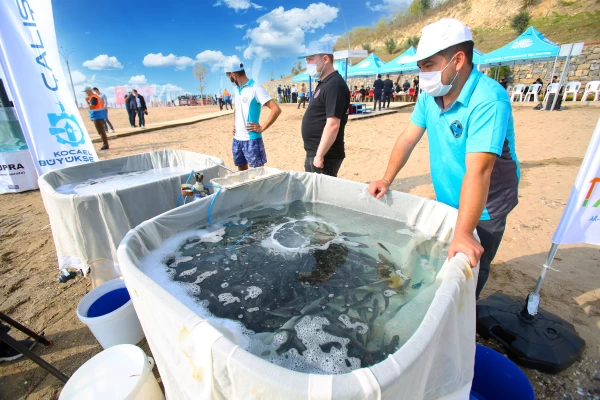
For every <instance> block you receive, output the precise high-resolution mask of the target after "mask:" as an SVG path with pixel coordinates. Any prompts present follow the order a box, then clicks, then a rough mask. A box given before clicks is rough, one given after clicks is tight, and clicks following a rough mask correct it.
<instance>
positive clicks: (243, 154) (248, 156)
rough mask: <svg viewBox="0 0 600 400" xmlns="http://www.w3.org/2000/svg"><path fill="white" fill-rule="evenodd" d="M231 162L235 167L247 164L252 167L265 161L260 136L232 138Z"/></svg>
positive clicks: (265, 154) (263, 146)
mask: <svg viewBox="0 0 600 400" xmlns="http://www.w3.org/2000/svg"><path fill="white" fill-rule="evenodd" d="M231 151H232V152H233V162H234V164H235V166H236V167H241V166H242V165H246V164H248V165H249V166H250V167H252V168H256V167H260V166H261V165H264V164H266V163H267V153H266V152H265V145H264V143H263V140H262V138H258V139H254V140H236V139H233V146H232V148H231Z"/></svg>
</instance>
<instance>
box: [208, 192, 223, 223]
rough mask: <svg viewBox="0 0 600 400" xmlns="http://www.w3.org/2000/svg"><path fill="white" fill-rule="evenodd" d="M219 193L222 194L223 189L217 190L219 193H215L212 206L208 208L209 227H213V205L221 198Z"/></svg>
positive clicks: (211, 202)
mask: <svg viewBox="0 0 600 400" xmlns="http://www.w3.org/2000/svg"><path fill="white" fill-rule="evenodd" d="M219 193H221V188H218V189H217V192H216V193H215V195H214V197H213V198H212V200H211V201H210V206H209V207H208V225H212V219H211V218H210V215H211V214H212V208H213V205H214V204H215V200H216V199H217V196H219Z"/></svg>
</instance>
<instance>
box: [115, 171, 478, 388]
mask: <svg viewBox="0 0 600 400" xmlns="http://www.w3.org/2000/svg"><path fill="white" fill-rule="evenodd" d="M212 183H213V186H214V188H213V194H212V195H211V196H209V197H207V198H204V199H202V200H199V201H195V202H193V203H191V204H189V205H186V206H183V207H179V208H177V209H174V210H171V211H169V212H166V213H164V214H162V215H159V216H157V217H155V218H153V219H151V220H149V221H146V222H144V223H142V224H140V225H139V226H138V227H136V228H135V229H133V230H132V231H131V232H129V233H128V234H127V236H126V237H125V238H124V240H123V241H122V243H121V245H120V247H119V250H118V259H119V264H120V267H121V271H122V273H123V276H124V278H125V282H126V284H127V287H128V289H129V291H130V293H131V296H132V299H133V304H134V306H135V308H136V311H137V314H138V317H139V319H140V322H141V324H142V327H143V329H144V331H145V333H146V337H147V339H148V342H149V345H150V348H151V349H152V353H153V356H154V358H155V359H156V362H157V366H158V368H159V371H160V374H161V377H162V379H163V381H164V385H165V390H166V393H167V396H168V397H169V398H177V399H188V398H189V399H192V398H202V399H213V398H215V399H307V398H308V399H379V398H386V399H399V398H406V399H434V398H457V399H458V398H468V394H469V389H470V383H471V380H472V377H473V362H474V355H475V283H476V276H474V275H473V272H474V271H473V270H471V268H470V266H469V263H468V260H466V257H462V256H461V255H459V256H457V257H455V258H454V259H452V260H450V261H447V260H446V258H447V246H448V244H449V241H450V239H451V237H452V233H453V227H454V224H455V222H456V216H457V211H456V210H455V209H452V208H450V207H448V206H446V205H443V204H441V203H437V202H435V201H431V200H427V199H423V198H420V197H416V196H412V195H409V194H405V193H399V192H391V193H390V194H388V195H387V196H385V197H384V198H383V199H382V200H375V199H373V198H372V197H371V196H369V195H368V194H367V192H366V185H365V184H361V183H356V182H350V181H345V180H342V179H337V178H332V177H328V176H323V175H315V174H307V173H297V172H283V171H279V170H275V169H272V168H258V169H255V170H250V171H245V172H242V173H236V174H233V175H230V176H229V177H227V178H219V179H214V180H213V181H212ZM475 272H476V271H475Z"/></svg>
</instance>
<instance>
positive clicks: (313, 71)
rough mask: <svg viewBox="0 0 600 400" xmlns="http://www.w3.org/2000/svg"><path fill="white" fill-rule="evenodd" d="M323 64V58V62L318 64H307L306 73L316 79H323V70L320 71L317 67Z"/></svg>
mask: <svg viewBox="0 0 600 400" xmlns="http://www.w3.org/2000/svg"><path fill="white" fill-rule="evenodd" d="M321 62H323V59H322V58H321V61H319V62H318V63H316V64H306V73H307V74H309V75H310V76H312V77H313V78H315V79H319V78H320V77H321V75H322V74H323V69H321V70H320V71H318V70H317V65H319V63H321ZM323 67H325V66H323Z"/></svg>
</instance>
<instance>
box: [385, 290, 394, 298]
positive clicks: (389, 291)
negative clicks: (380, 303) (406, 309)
mask: <svg viewBox="0 0 600 400" xmlns="http://www.w3.org/2000/svg"><path fill="white" fill-rule="evenodd" d="M395 294H396V292H394V291H393V290H385V291H384V292H383V295H384V296H385V297H392V296H393V295H395Z"/></svg>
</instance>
